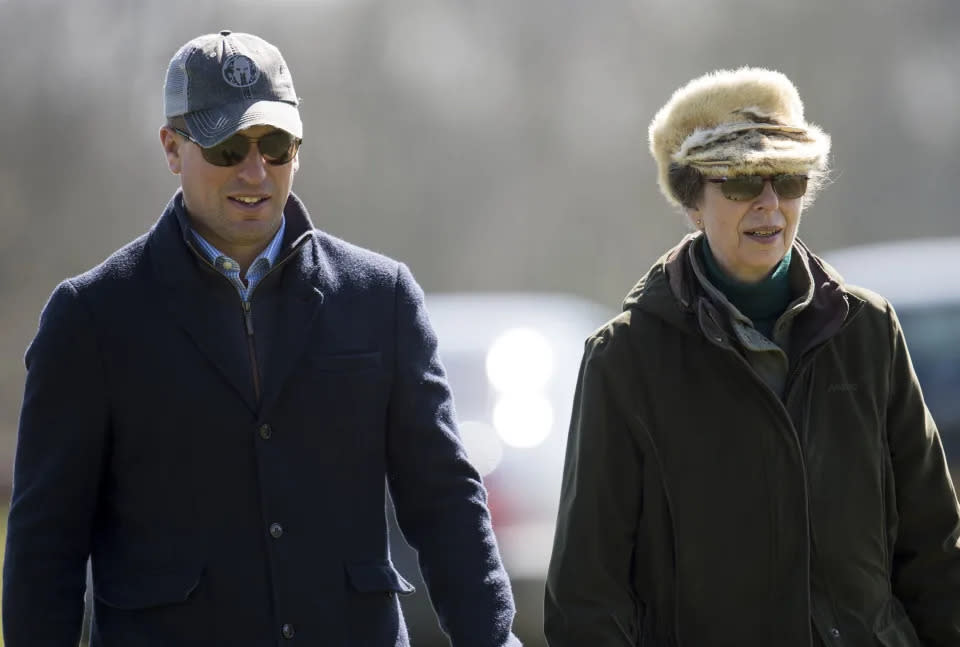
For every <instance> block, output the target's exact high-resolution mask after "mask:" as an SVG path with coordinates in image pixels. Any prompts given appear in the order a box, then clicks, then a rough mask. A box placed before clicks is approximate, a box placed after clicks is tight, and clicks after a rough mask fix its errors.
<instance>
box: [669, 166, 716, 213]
mask: <svg viewBox="0 0 960 647" xmlns="http://www.w3.org/2000/svg"><path fill="white" fill-rule="evenodd" d="M667 181H668V182H669V183H670V191H671V192H672V193H673V195H674V196H675V197H676V198H677V199H678V200H679V201H680V204H681V205H682V206H683V207H684V208H685V209H696V208H697V205H699V204H700V198H702V197H703V187H704V185H705V184H706V183H707V182H706V180H705V179H704V177H703V173H701V172H700V171H698V170H697V169H695V168H693V167H692V166H687V165H686V164H677V163H676V162H674V163H672V164H670V168H669V169H668V170H667Z"/></svg>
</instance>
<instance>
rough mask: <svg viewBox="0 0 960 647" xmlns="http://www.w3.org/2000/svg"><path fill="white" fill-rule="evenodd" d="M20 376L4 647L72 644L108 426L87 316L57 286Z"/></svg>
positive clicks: (72, 295)
mask: <svg viewBox="0 0 960 647" xmlns="http://www.w3.org/2000/svg"><path fill="white" fill-rule="evenodd" d="M26 366H27V379H26V388H25V390H24V398H23V407H22V410H21V414H20V428H19V433H18V438H17V451H16V460H15V464H14V472H13V499H12V502H11V506H10V516H9V519H8V521H7V545H6V554H5V559H4V565H3V635H4V640H5V644H6V646H7V647H36V646H38V645H43V646H45V647H47V646H50V647H61V646H62V647H75V646H76V645H77V643H78V641H79V639H80V627H81V621H82V616H83V592H84V586H85V576H86V561H87V556H88V555H89V553H90V536H91V526H92V520H93V518H94V514H95V509H96V504H97V494H98V489H99V483H100V473H101V463H102V453H103V447H104V436H105V428H106V426H107V413H106V404H105V401H106V398H105V395H104V380H103V363H102V358H101V357H100V354H99V352H98V349H97V342H96V339H95V335H94V331H93V326H92V322H91V319H90V316H89V313H88V312H87V311H86V310H85V308H84V306H83V304H82V303H81V302H80V299H79V297H78V295H77V292H76V290H75V289H74V287H73V286H72V285H71V284H70V283H69V282H65V283H63V284H61V285H60V286H59V287H58V288H57V289H56V290H55V291H54V293H53V295H52V296H51V298H50V301H49V302H48V303H47V305H46V307H45V308H44V311H43V314H42V315H41V317H40V327H39V330H38V332H37V336H36V337H35V338H34V340H33V343H32V344H31V345H30V347H29V349H28V350H27V354H26Z"/></svg>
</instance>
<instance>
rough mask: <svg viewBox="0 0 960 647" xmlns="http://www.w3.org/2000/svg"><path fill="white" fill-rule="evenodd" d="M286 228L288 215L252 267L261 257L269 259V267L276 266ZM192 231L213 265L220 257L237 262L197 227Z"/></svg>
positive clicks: (252, 264) (281, 220)
mask: <svg viewBox="0 0 960 647" xmlns="http://www.w3.org/2000/svg"><path fill="white" fill-rule="evenodd" d="M286 228H287V218H286V216H281V217H280V228H279V229H277V233H276V234H274V236H273V238H272V239H271V240H270V242H269V243H268V244H267V246H266V247H264V248H263V251H261V252H260V253H259V254H258V255H257V257H256V258H255V259H253V262H252V263H250V267H253V266H254V265H256V264H257V263H258V262H260V259H265V260H266V261H267V267H268V268H270V267H273V266H274V264H275V263H276V262H277V256H279V255H280V247H281V245H282V244H283V234H284V232H285V231H286ZM190 231H191V232H192V233H193V237H194V240H196V241H197V245H198V246H199V247H200V252H201V253H202V254H203V256H204V258H206V259H207V260H208V261H210V264H211V265H214V266H216V265H217V259H218V258H225V259H228V260H230V261H232V262H234V263H236V261H235V260H234V259H232V258H230V257H229V256H227V255H226V254H224V253H223V252H221V251H220V250H219V249H217V248H216V247H214V246H213V245H211V244H210V242H209V241H208V240H207V239H206V238H204V237H203V236H201V235H200V234H199V233H198V232H197V230H196V229H193V228H191V230H190Z"/></svg>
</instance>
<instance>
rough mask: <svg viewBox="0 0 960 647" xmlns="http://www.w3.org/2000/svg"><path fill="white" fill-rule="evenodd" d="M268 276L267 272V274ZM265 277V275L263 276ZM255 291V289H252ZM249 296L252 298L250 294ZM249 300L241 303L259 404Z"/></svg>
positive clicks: (258, 384)
mask: <svg viewBox="0 0 960 647" xmlns="http://www.w3.org/2000/svg"><path fill="white" fill-rule="evenodd" d="M268 274H269V272H268ZM264 276H266V274H264ZM254 290H256V288H254ZM250 296H253V294H252V293H251V295H250ZM251 308H252V306H251V304H250V299H249V298H248V299H247V300H246V301H244V302H243V320H244V323H246V325H247V351H249V353H250V370H251V372H252V373H253V393H254V395H255V396H256V397H257V404H258V405H259V404H260V366H259V365H258V364H257V347H256V344H254V343H253V312H252V311H251Z"/></svg>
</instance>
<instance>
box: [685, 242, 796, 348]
mask: <svg viewBox="0 0 960 647" xmlns="http://www.w3.org/2000/svg"><path fill="white" fill-rule="evenodd" d="M701 249H702V250H703V261H704V265H705V266H706V270H707V278H708V279H709V280H710V282H711V283H713V285H714V286H715V287H716V288H717V289H718V290H720V291H721V292H723V294H724V296H726V297H727V299H728V300H729V301H730V303H732V304H733V305H734V306H735V307H736V308H737V310H739V311H740V312H741V313H743V315H744V316H746V317H748V318H749V319H750V321H752V322H753V326H754V328H756V329H757V330H758V331H760V332H761V333H763V335H764V336H765V337H767V338H768V339H772V335H773V327H774V325H775V324H776V323H777V319H779V318H780V315H782V314H783V312H784V311H785V310H786V309H787V306H788V305H790V297H791V295H790V257H791V256H792V254H793V249H789V250H787V253H786V255H785V256H784V257H783V260H781V261H780V263H779V265H777V266H776V267H775V268H774V269H773V272H772V273H771V274H770V276H768V277H767V278H765V279H763V280H762V281H760V282H758V283H743V282H742V281H738V280H736V279H735V278H733V277H731V276H730V275H729V274H727V273H726V272H725V271H724V270H723V269H722V268H721V267H720V264H719V263H717V259H716V258H714V256H713V252H712V251H711V250H710V244H709V242H707V237H706V236H704V237H703V245H702V246H701Z"/></svg>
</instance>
